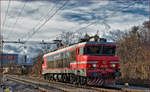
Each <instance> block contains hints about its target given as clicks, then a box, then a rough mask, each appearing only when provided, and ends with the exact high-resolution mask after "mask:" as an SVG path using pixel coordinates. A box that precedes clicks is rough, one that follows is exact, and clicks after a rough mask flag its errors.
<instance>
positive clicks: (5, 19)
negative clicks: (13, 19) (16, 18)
mask: <svg viewBox="0 0 150 92" xmlns="http://www.w3.org/2000/svg"><path fill="white" fill-rule="evenodd" d="M10 2H11V0H9V1H8V5H7V10H6V13H5V17H4V20H3V29H4V26H5V23H6V21H7V15H8V10H9V7H10Z"/></svg>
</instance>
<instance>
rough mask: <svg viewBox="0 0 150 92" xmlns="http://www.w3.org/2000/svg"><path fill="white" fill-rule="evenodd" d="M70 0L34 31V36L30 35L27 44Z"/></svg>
mask: <svg viewBox="0 0 150 92" xmlns="http://www.w3.org/2000/svg"><path fill="white" fill-rule="evenodd" d="M68 1H69V0H67V1H66V2H65V3H64V4H63V5H62V6H61V7H59V8H58V9H57V10H56V11H55V12H54V13H53V14H52V15H51V16H49V17H48V18H47V19H46V21H45V22H44V23H43V24H41V25H40V26H39V27H38V28H37V29H36V30H34V31H33V33H32V34H30V35H29V37H28V39H27V40H26V42H27V41H28V40H29V39H31V38H32V37H33V36H34V35H35V34H36V33H37V32H39V31H40V29H41V28H42V27H43V26H44V25H45V24H46V23H48V22H49V21H50V20H51V19H52V18H53V17H54V16H55V15H56V14H57V13H58V12H59V11H60V10H61V9H62V8H63V7H64V6H65V5H66V4H67V3H68Z"/></svg>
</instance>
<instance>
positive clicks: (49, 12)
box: [20, 2, 59, 40]
mask: <svg viewBox="0 0 150 92" xmlns="http://www.w3.org/2000/svg"><path fill="white" fill-rule="evenodd" d="M58 3H59V2H56V4H55V6H57V4H58ZM54 8H55V7H52V8H49V9H48V13H46V15H45V16H41V17H40V18H39V20H40V21H39V22H38V23H37V24H36V25H35V26H34V27H33V28H32V29H31V30H33V31H34V30H35V29H36V28H37V27H38V26H39V25H40V24H41V23H42V21H43V20H44V19H45V18H46V17H47V16H50V15H51V12H52V11H53V10H54ZM31 33H32V31H29V32H27V33H26V34H25V35H23V36H22V37H21V38H20V39H22V40H23V38H25V37H27V36H28V35H29V34H31Z"/></svg>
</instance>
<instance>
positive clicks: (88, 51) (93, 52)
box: [81, 46, 116, 56]
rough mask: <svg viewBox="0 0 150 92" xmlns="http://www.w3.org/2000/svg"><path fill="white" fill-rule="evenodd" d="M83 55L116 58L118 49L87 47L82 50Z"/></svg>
mask: <svg viewBox="0 0 150 92" xmlns="http://www.w3.org/2000/svg"><path fill="white" fill-rule="evenodd" d="M81 50H83V52H82V54H83V55H90V56H114V55H115V50H116V47H112V46H86V47H84V48H82V49H81Z"/></svg>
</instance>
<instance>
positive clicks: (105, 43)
mask: <svg viewBox="0 0 150 92" xmlns="http://www.w3.org/2000/svg"><path fill="white" fill-rule="evenodd" d="M86 44H88V45H89V44H96V45H116V43H113V42H82V43H78V44H74V45H71V46H68V47H66V48H62V49H58V50H56V51H53V52H49V53H47V54H45V55H44V56H43V57H45V56H48V55H51V54H54V53H58V52H61V51H64V50H68V49H71V48H73V47H77V46H81V45H86Z"/></svg>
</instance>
